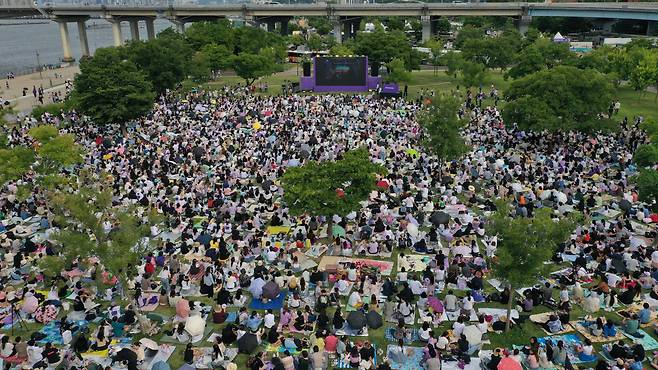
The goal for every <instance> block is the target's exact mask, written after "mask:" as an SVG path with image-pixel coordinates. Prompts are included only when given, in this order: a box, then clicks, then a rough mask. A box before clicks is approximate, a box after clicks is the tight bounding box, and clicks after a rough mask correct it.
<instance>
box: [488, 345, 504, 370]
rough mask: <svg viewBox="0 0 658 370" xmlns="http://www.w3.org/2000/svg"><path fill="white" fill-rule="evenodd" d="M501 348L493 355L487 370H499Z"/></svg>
mask: <svg viewBox="0 0 658 370" xmlns="http://www.w3.org/2000/svg"><path fill="white" fill-rule="evenodd" d="M500 360H501V356H500V348H496V350H495V351H494V353H493V355H491V360H489V363H487V369H489V370H498V364H499V363H500Z"/></svg>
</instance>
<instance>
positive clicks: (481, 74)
mask: <svg viewBox="0 0 658 370" xmlns="http://www.w3.org/2000/svg"><path fill="white" fill-rule="evenodd" d="M460 70H461V73H462V83H463V84H464V86H466V87H472V86H478V85H481V84H482V83H483V82H484V79H485V78H486V77H487V68H486V67H485V65H484V64H482V63H474V62H469V61H464V62H463V63H462V64H461V66H460Z"/></svg>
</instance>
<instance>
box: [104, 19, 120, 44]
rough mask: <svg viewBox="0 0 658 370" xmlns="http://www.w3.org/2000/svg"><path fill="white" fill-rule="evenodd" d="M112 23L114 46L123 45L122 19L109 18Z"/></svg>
mask: <svg viewBox="0 0 658 370" xmlns="http://www.w3.org/2000/svg"><path fill="white" fill-rule="evenodd" d="M108 22H110V24H111V25H112V38H113V39H114V46H122V45H123V35H122V34H121V21H120V20H119V19H117V18H111V19H108Z"/></svg>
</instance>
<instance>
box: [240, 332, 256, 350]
mask: <svg viewBox="0 0 658 370" xmlns="http://www.w3.org/2000/svg"><path fill="white" fill-rule="evenodd" d="M256 348H258V338H256V335H254V334H251V333H245V334H244V335H243V336H241V337H240V339H238V352H240V353H246V354H252V353H254V351H255V350H256Z"/></svg>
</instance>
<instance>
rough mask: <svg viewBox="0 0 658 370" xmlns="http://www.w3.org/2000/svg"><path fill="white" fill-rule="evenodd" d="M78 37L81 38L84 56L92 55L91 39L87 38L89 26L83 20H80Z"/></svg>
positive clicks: (81, 49) (81, 48)
mask: <svg viewBox="0 0 658 370" xmlns="http://www.w3.org/2000/svg"><path fill="white" fill-rule="evenodd" d="M78 37H79V38H80V51H82V56H83V57H88V56H90V55H91V54H90V53H89V40H88V39H87V26H86V24H85V21H83V20H82V21H78Z"/></svg>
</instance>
